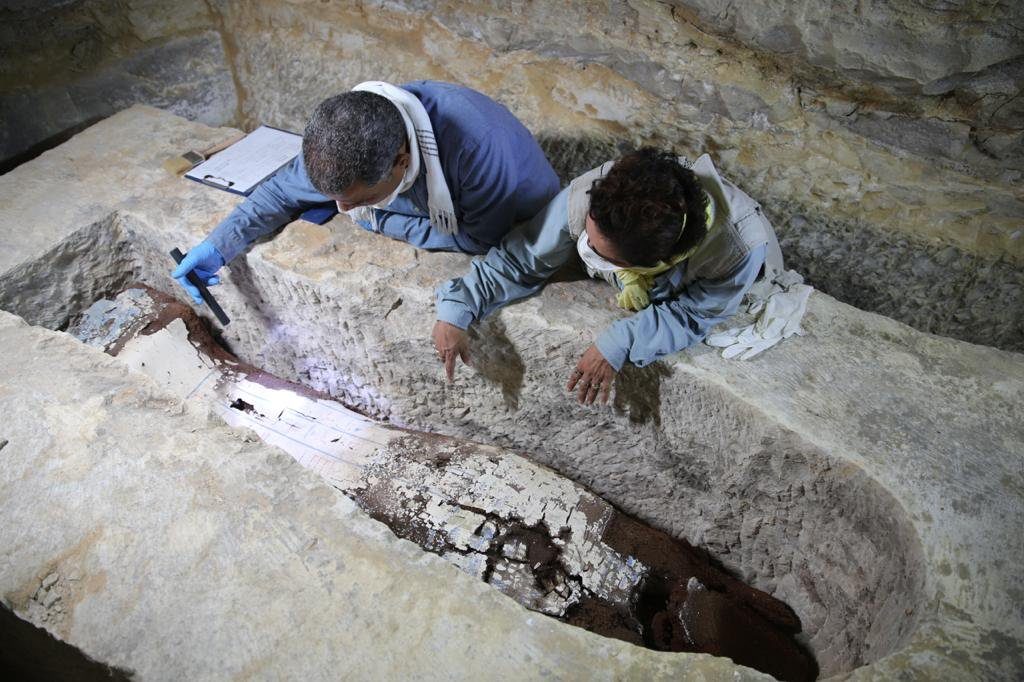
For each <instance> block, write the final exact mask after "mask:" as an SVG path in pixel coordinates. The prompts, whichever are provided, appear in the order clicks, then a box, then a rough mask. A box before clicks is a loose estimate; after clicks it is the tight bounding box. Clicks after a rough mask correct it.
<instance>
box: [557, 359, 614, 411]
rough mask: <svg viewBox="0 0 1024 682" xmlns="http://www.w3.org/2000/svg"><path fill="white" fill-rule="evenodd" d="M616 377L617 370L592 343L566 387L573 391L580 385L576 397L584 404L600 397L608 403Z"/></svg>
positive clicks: (588, 403) (591, 402)
mask: <svg viewBox="0 0 1024 682" xmlns="http://www.w3.org/2000/svg"><path fill="white" fill-rule="evenodd" d="M614 379H615V370H614V369H613V368H612V366H611V365H610V364H608V361H607V360H605V359H604V356H603V355H601V351H599V350H598V349H597V346H594V345H591V346H590V348H588V349H587V351H586V352H585V353H584V354H583V357H581V358H580V361H579V362H577V363H576V369H575V370H574V371H573V373H572V376H570V377H569V383H568V384H566V386H565V388H566V390H568V391H571V390H573V389H576V388H577V386H578V387H579V388H578V389H577V390H576V399H577V400H578V401H579V402H580V403H582V404H584V405H591V404H593V402H594V401H595V400H596V399H597V398H598V397H600V398H601V402H602V403H607V402H608V395H609V394H610V393H611V390H612V381H613V380H614Z"/></svg>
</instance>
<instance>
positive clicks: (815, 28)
mask: <svg viewBox="0 0 1024 682" xmlns="http://www.w3.org/2000/svg"><path fill="white" fill-rule="evenodd" d="M46 7H47V9H46V10H45V11H43V12H37V11H35V10H33V9H32V6H31V5H30V4H29V3H24V2H22V3H17V2H15V3H9V4H8V9H5V10H2V12H3V18H4V19H5V21H4V22H0V25H2V26H3V29H0V30H3V31H5V34H4V38H3V44H4V46H5V51H4V55H3V61H2V62H0V64H2V70H0V111H2V112H3V120H4V126H3V128H2V129H0V157H10V156H11V155H19V154H20V155H24V154H26V153H27V152H26V149H28V150H29V151H31V149H32V148H36V147H38V146H39V145H43V146H45V140H47V138H50V137H52V136H54V135H58V134H60V133H61V131H66V130H68V129H74V128H75V127H76V126H81V125H83V124H84V123H86V122H88V121H90V120H92V119H93V118H94V117H97V116H103V115H106V114H108V113H110V112H111V111H112V110H113V109H115V108H119V107H122V106H124V105H126V104H128V103H131V102H135V101H144V102H148V103H151V104H155V105H157V106H161V107H165V108H170V109H172V110H173V111H175V112H176V113H179V114H183V115H186V116H189V117H191V118H198V119H199V120H202V121H204V122H207V123H214V124H224V123H226V122H227V121H228V120H229V119H233V121H234V124H235V125H243V126H244V127H252V126H254V125H255V124H257V123H259V122H266V123H270V124H273V125H278V126H283V127H287V128H291V129H294V130H301V129H302V128H303V126H304V124H305V121H306V118H307V116H308V114H309V112H310V111H311V109H312V108H313V107H314V106H315V105H316V103H317V102H318V101H319V100H320V99H322V98H323V97H325V96H328V95H330V94H334V93H336V92H338V91H340V90H344V89H347V88H349V87H351V86H352V85H354V84H355V83H356V82H358V81H360V80H365V79H371V78H373V79H385V80H391V81H395V82H402V81H406V80H413V79H418V78H436V79H443V80H450V81H457V82H462V83H465V84H467V85H470V86H472V87H475V88H477V89H479V90H482V91H483V92H485V93H487V94H489V95H491V96H492V97H495V98H497V99H498V100H500V101H501V102H503V103H504V104H505V105H507V106H508V107H509V108H510V109H511V110H512V111H513V112H514V113H515V114H516V115H517V116H519V117H520V118H521V119H522V120H523V121H524V122H525V123H526V124H527V126H528V127H529V128H530V129H531V130H532V131H533V132H534V133H535V134H537V135H538V137H539V138H540V139H541V140H542V144H543V146H544V148H545V150H546V152H547V153H548V154H549V156H550V158H551V160H552V162H553V164H554V165H555V167H556V170H558V171H559V173H560V175H561V176H562V178H563V180H564V181H567V180H568V179H569V178H571V177H572V176H573V175H575V174H577V173H579V172H581V171H583V170H586V169H587V168H589V167H592V166H593V165H596V164H597V163H600V162H602V161H605V160H607V159H608V158H610V157H614V156H616V155H618V154H619V153H620V151H621V150H623V149H626V148H629V147H635V146H638V145H642V144H655V145H659V146H662V147H671V148H674V149H676V150H677V151H678V152H680V153H683V154H688V155H697V154H700V153H703V152H709V153H711V154H712V155H713V156H714V157H715V159H716V161H717V164H718V166H719V167H720V168H721V169H722V170H723V172H724V173H725V174H726V175H728V176H730V177H731V178H732V179H733V180H734V181H736V182H737V184H739V185H741V186H742V187H743V188H744V189H746V190H747V191H748V192H749V193H750V194H752V195H753V196H755V198H757V199H758V200H760V201H761V203H762V204H763V205H764V208H765V212H766V214H767V215H768V216H769V217H770V218H771V220H772V221H773V223H774V225H775V227H776V230H777V231H778V232H779V235H780V238H781V241H782V244H783V247H784V251H785V253H786V256H787V258H788V264H789V265H790V266H791V267H794V268H796V269H798V270H800V271H802V272H803V273H804V274H805V275H806V276H807V277H808V279H809V281H810V282H811V283H812V284H813V285H814V286H816V287H817V288H819V289H821V290H823V291H825V292H827V293H829V294H831V295H833V296H835V297H837V298H839V299H840V300H842V301H844V302H848V303H851V304H852V305H855V306H857V307H860V308H863V309H866V310H872V311H877V312H880V313H883V314H885V315H888V316H891V317H894V318H896V319H898V320H900V321H903V322H906V323H908V324H911V325H913V326H914V327H916V328H917V329H920V330H923V331H928V332H932V333H936V334H941V335H944V336H952V337H955V338H959V339H963V340H968V341H972V342H975V343H982V344H985V345H992V346H997V347H1001V348H1007V349H1016V350H1020V349H1024V293H1022V291H1024V268H1022V267H1021V266H1022V264H1024V189H1022V187H1024V183H1022V177H1024V152H1022V141H1021V140H1022V131H1024V98H1021V96H1020V94H1021V86H1022V83H1024V47H1022V46H1024V37H1022V36H1024V34H1022V26H1024V6H1022V5H1021V4H1020V3H1016V2H1011V1H1010V0H1002V1H999V0H994V1H991V2H968V1H967V0H927V1H924V0H922V1H921V2H902V3H891V2H883V1H882V0H863V1H860V2H853V1H852V0H844V1H843V2H823V1H817V2H815V1H812V0H801V1H800V2H795V3H794V2H783V1H782V0H768V1H766V2H758V3H718V2H711V1H710V0H685V1H684V0H673V1H671V2H656V1H655V0H608V1H598V0H574V1H573V2H546V1H545V2H540V1H534V2H527V1H525V0H519V1H516V2H497V1H494V0H492V1H486V2H473V3H466V2H455V1H441V2H433V1H429V2H428V1H426V0H387V1H384V0H370V1H367V2H339V1H331V2H321V1H320V0H316V1H313V0H230V1H229V0H210V1H209V2H205V1H202V0H189V1H188V2H182V3H173V4H172V3H158V2H152V1H143V0H125V1H122V2H115V1H114V0H78V1H72V2H53V1H51V2H49V3H48V4H47V6H46ZM236 105H237V107H236Z"/></svg>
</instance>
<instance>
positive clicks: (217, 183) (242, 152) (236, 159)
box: [185, 125, 302, 196]
mask: <svg viewBox="0 0 1024 682" xmlns="http://www.w3.org/2000/svg"><path fill="white" fill-rule="evenodd" d="M301 151H302V136H301V135H298V134H296V133H293V132H290V131H288V130H282V129H280V128H274V127H272V126H268V125H261V126H259V127H258V128H256V130H254V131H252V132H251V133H249V134H248V135H246V136H245V137H243V138H242V139H241V140H239V141H238V142H236V143H235V144H233V145H231V146H230V147H228V148H227V149H225V150H223V151H221V152H218V153H217V154H214V155H213V156H211V157H210V158H209V159H207V160H206V161H203V162H202V163H200V164H199V165H197V166H196V167H195V168H193V169H192V170H190V171H188V172H187V173H185V177H187V178H189V179H190V180H194V181H196V182H199V183H202V184H204V185H207V186H209V187H214V188H216V189H220V190H224V191H225V192H231V193H232V194H238V195H241V196H248V195H249V194H251V193H252V191H253V190H254V189H256V187H258V186H259V184H260V183H261V182H263V181H264V180H266V179H267V178H269V177H270V176H271V175H273V174H274V173H276V172H277V171H279V170H280V169H281V168H282V167H284V166H285V165H286V164H288V163H289V162H290V161H291V160H292V159H294V158H295V157H296V156H298V155H299V152H301Z"/></svg>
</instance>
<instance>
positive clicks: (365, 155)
mask: <svg viewBox="0 0 1024 682" xmlns="http://www.w3.org/2000/svg"><path fill="white" fill-rule="evenodd" d="M405 137H406V136H405V123H404V121H403V120H402V116H401V114H399V113H398V108H397V107H396V106H395V105H394V104H392V103H391V102H390V101H388V100H387V99H386V98H384V97H381V96H380V95H375V94H373V93H372V92H363V91H357V92H345V93H342V94H340V95H335V96H334V97H328V98H327V99H325V100H324V101H323V102H320V104H319V106H317V108H316V111H314V112H313V116H312V117H310V119H309V123H308V124H307V125H306V132H305V134H304V136H303V138H302V157H303V161H304V162H305V164H306V173H307V174H308V175H309V180H310V182H312V183H313V187H315V188H316V190H317V191H318V192H320V193H321V194H327V195H338V194H341V193H342V192H343V191H345V190H346V189H348V188H349V187H351V186H352V183H354V182H355V181H356V180H361V181H362V182H364V183H365V184H367V185H374V184H376V183H378V182H380V181H381V180H383V179H384V177H385V176H386V175H387V174H388V172H389V171H390V170H391V168H392V167H393V166H394V163H395V157H396V156H398V153H399V152H400V151H401V150H402V145H403V144H405Z"/></svg>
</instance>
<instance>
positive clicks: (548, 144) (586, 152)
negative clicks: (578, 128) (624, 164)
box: [537, 133, 633, 187]
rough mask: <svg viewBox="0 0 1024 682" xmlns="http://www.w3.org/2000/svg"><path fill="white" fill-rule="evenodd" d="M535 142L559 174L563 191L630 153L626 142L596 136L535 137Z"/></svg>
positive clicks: (631, 147) (630, 145)
mask: <svg viewBox="0 0 1024 682" xmlns="http://www.w3.org/2000/svg"><path fill="white" fill-rule="evenodd" d="M537 142H538V143H539V144H540V147H541V149H543V150H544V155H545V156H547V157H548V161H550V162H551V167H552V168H554V169H555V172H556V173H557V174H558V178H559V179H560V180H561V181H562V186H563V187H564V186H565V185H568V184H569V181H570V180H572V179H573V178H575V177H576V176H578V175H582V174H583V173H586V172H587V171H588V170H590V169H592V168H596V167H597V166H600V165H601V164H602V163H604V162H605V161H609V160H611V159H614V158H618V157H619V156H622V155H623V154H625V153H626V152H628V151H631V150H632V149H633V145H632V144H631V143H629V142H626V141H623V140H613V139H611V138H601V137H596V136H588V137H569V136H565V135H557V134H551V133H540V134H538V135H537Z"/></svg>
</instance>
